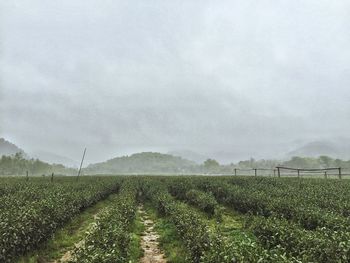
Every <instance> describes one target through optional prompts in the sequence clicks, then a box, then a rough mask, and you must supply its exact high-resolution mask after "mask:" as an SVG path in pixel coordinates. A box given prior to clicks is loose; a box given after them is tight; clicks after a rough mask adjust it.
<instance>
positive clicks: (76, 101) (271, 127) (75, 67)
mask: <svg viewBox="0 0 350 263" xmlns="http://www.w3.org/2000/svg"><path fill="white" fill-rule="evenodd" d="M0 2H1V7H0V8H1V13H0V22H1V28H0V79H1V82H0V85H1V86H0V96H1V97H0V110H1V113H0V114H1V115H0V125H1V126H0V137H5V138H6V139H8V140H11V141H12V142H14V143H16V144H17V145H19V146H20V147H22V148H23V149H24V150H26V151H27V152H33V151H38V150H42V151H49V152H54V153H57V154H60V155H64V156H67V157H70V158H72V159H79V158H80V155H81V153H82V151H83V148H84V147H85V146H87V147H88V154H87V160H88V162H95V161H101V160H104V159H106V158H110V157H113V156H117V155H121V154H130V153H132V152H137V151H149V150H152V151H162V152H167V151H171V150H183V149H186V150H193V151H195V152H199V153H204V154H207V155H210V156H212V157H217V158H221V157H220V156H226V157H227V156H228V157H227V158H232V159H235V160H237V159H240V158H248V157H250V156H253V157H258V158H262V157H274V156H276V157H278V156H281V155H283V154H285V153H286V152H288V151H290V150H292V149H293V147H295V146H296V145H300V144H302V143H305V142H309V141H314V140H319V139H329V138H339V137H347V138H349V137H350V136H349V134H350V121H349V117H350V103H349V102H350V2H349V1H348V0H337V1H331V0H328V1H322V0H299V1H298V0H293V1H287V0H281V1H272V0H269V1H268V0H255V1H251V0H240V1H232V0H231V1H197V0H196V1H194V0H192V1H191V0H182V1H175V0H172V1H164V0H159V1H151V0H147V1H144V0H143V1H141V0H140V1H131V0H129V1H116V0H109V1H103V0H96V1H92V0H79V1H77V0H60V1H44V0H42V1H38V0H31V1H25V0H22V1H17V0H0ZM227 158H226V159H227Z"/></svg>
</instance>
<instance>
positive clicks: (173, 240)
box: [145, 204, 188, 263]
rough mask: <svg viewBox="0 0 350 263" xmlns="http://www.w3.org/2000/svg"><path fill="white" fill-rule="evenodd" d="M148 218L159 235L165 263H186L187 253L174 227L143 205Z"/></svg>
mask: <svg viewBox="0 0 350 263" xmlns="http://www.w3.org/2000/svg"><path fill="white" fill-rule="evenodd" d="M145 210H146V212H147V214H148V215H149V217H150V218H151V219H152V220H153V221H154V222H155V227H154V230H155V231H156V232H157V233H158V234H159V236H160V238H159V245H160V247H161V249H162V250H163V251H164V253H165V256H166V259H167V262H169V263H185V262H188V260H186V258H188V252H187V250H186V248H185V246H184V245H183V243H182V241H181V238H180V236H179V235H178V234H177V232H176V228H175V225H174V224H173V223H171V222H170V221H169V220H167V218H166V217H164V218H162V217H158V215H157V211H156V210H155V208H153V207H152V206H151V205H150V204H146V205H145Z"/></svg>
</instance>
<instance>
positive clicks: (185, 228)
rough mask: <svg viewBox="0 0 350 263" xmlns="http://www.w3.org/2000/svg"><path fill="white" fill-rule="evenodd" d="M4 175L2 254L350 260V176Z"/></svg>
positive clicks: (2, 258)
mask: <svg viewBox="0 0 350 263" xmlns="http://www.w3.org/2000/svg"><path fill="white" fill-rule="evenodd" d="M0 180H1V184H0V235H1V238H0V262H70V263H74V262H75V263H78V262H142V263H145V262H162V263H163V262H174V263H179V262H195V263H197V262H207V263H209V262H218V263H219V262H227V263H228V262H232V263H233V262H324V263H326V262H327V263H328V262H334V263H335V262H337V263H339V262H350V191H349V190H350V180H336V179H334V180H326V179H311V178H309V179H307V178H302V179H298V178H271V177H270V178H268V177H239V176H82V177H80V178H79V180H77V178H73V177H64V176H62V177H55V178H54V180H51V179H50V178H47V177H46V178H45V177H42V178H39V177H38V178H30V179H29V180H26V178H20V177H4V178H0Z"/></svg>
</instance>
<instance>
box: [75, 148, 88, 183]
mask: <svg viewBox="0 0 350 263" xmlns="http://www.w3.org/2000/svg"><path fill="white" fill-rule="evenodd" d="M85 153H86V148H85V149H84V153H83V158H82V159H81V163H80V167H79V171H78V177H77V180H79V176H80V172H81V167H82V166H83V162H84V158H85Z"/></svg>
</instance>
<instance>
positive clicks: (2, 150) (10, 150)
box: [0, 138, 24, 156]
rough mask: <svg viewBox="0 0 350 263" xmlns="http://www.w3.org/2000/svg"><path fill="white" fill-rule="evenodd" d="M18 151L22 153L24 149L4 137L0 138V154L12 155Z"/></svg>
mask: <svg viewBox="0 0 350 263" xmlns="http://www.w3.org/2000/svg"><path fill="white" fill-rule="evenodd" d="M18 152H20V153H23V154H24V151H23V150H22V149H21V148H19V147H18V146H17V145H15V144H13V143H11V142H9V141H7V140H5V139H4V138H0V156H2V155H13V154H16V153H18Z"/></svg>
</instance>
